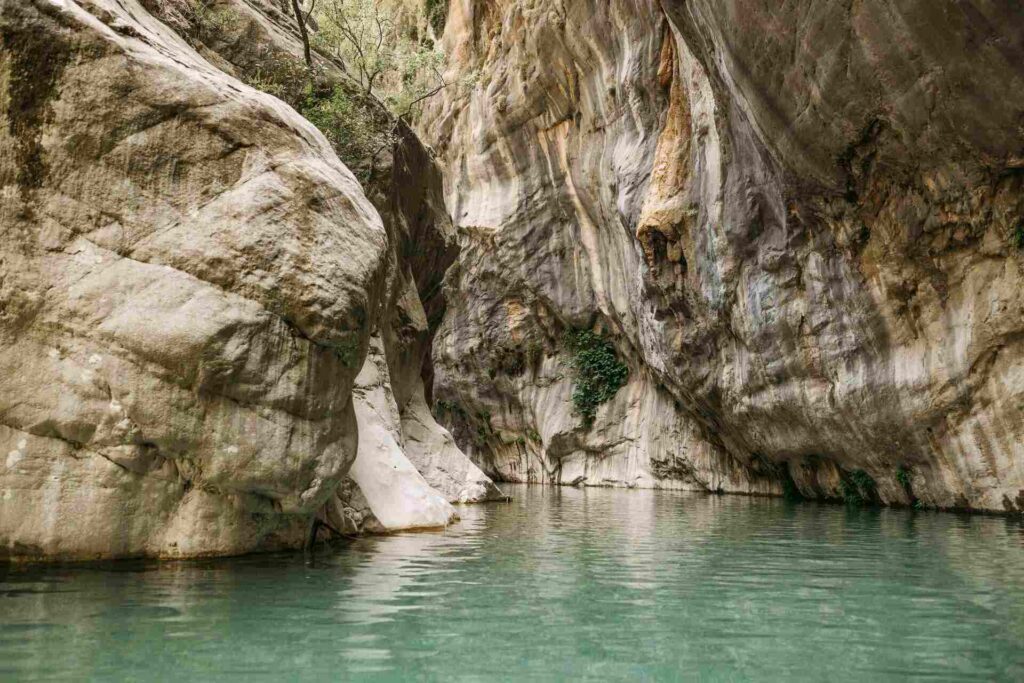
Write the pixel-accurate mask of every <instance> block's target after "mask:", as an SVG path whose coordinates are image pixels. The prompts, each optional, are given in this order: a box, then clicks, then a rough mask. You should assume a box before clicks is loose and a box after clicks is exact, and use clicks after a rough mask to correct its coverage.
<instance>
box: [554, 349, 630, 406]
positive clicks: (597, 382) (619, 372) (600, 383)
mask: <svg viewBox="0 0 1024 683" xmlns="http://www.w3.org/2000/svg"><path fill="white" fill-rule="evenodd" d="M565 346H566V348H567V349H568V350H569V352H570V353H571V354H572V355H571V358H570V360H569V364H570V365H571V366H572V367H573V369H574V370H575V371H576V389H575V390H574V391H573V393H572V402H573V405H574V406H576V411H577V412H578V413H579V414H580V415H581V416H582V417H583V422H584V424H585V425H587V426H590V425H592V424H593V423H594V417H595V416H596V415H597V408H598V406H600V405H601V404H602V403H605V402H606V401H609V400H611V398H612V397H613V396H615V394H616V392H617V391H618V390H619V389H620V388H622V386H623V385H624V384H625V383H626V379H627V378H628V377H629V369H628V368H627V367H626V366H625V365H624V364H623V363H622V362H621V361H620V360H619V357H618V354H616V353H615V347H614V346H612V344H611V342H609V341H608V340H607V339H605V338H603V337H601V336H599V335H597V334H594V333H593V332H591V331H590V330H572V331H570V332H568V333H567V334H566V335H565Z"/></svg>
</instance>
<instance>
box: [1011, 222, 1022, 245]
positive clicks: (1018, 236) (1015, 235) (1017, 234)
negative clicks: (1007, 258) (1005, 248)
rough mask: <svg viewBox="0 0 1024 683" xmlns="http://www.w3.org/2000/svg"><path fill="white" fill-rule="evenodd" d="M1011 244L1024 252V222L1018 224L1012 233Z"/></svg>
mask: <svg viewBox="0 0 1024 683" xmlns="http://www.w3.org/2000/svg"><path fill="white" fill-rule="evenodd" d="M1010 244H1012V245H1013V246H1015V247H1017V248H1018V249H1020V250H1024V221H1020V222H1019V223H1017V227H1015V228H1014V229H1013V230H1011V231H1010Z"/></svg>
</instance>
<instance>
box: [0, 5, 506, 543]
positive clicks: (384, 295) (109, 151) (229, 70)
mask: <svg viewBox="0 0 1024 683" xmlns="http://www.w3.org/2000/svg"><path fill="white" fill-rule="evenodd" d="M212 9H213V10H215V11H218V12H222V13H229V14H221V15H220V16H222V17H223V16H227V17H229V18H230V19H231V21H230V22H224V26H228V27H230V28H231V29H232V30H233V33H230V32H223V31H221V32H218V33H217V34H216V35H214V36H213V38H212V39H210V38H207V39H206V40H203V39H200V38H197V33H196V31H195V30H194V29H195V26H194V21H195V12H194V10H195V4H194V3H189V2H186V1H185V0H145V2H143V3H141V4H140V3H139V2H138V1H137V0H77V1H70V0H31V1H28V2H23V1H22V0H2V1H0V37H2V50H0V121H2V124H3V125H2V126H0V149H2V151H3V154H2V155H0V233H2V237H3V239H2V241H0V454H2V458H0V558H15V559H43V558H46V559H51V558H67V559H96V558H109V557H128V556H142V555H146V556H161V557H191V556H201V555H225V554H236V553H242V552H250V551H255V550H271V549H276V548H293V547H298V546H301V545H302V544H303V543H305V542H307V539H308V538H309V537H310V531H311V523H312V522H313V520H314V518H319V519H320V520H321V521H322V522H324V523H326V524H327V525H328V526H329V527H333V528H334V529H336V530H337V529H341V530H343V531H362V530H378V531H379V530H394V529H401V528H411V527H427V526H430V527H437V526H442V525H444V524H446V523H447V522H448V521H450V520H451V519H452V518H453V517H454V516H455V510H454V508H453V507H452V506H451V505H450V503H449V502H448V501H449V500H453V501H475V500H485V499H487V498H490V497H495V496H497V495H499V494H500V492H498V491H497V489H496V488H495V487H494V485H493V483H492V482H491V481H490V480H489V479H488V478H487V477H486V476H485V475H483V474H482V473H481V472H480V470H479V469H478V468H476V467H475V466H474V465H472V463H470V462H469V460H468V459H467V458H466V457H465V456H464V455H463V454H462V452H461V451H459V449H458V448H457V447H455V446H454V443H453V442H452V439H451V436H450V435H449V434H448V433H447V431H445V430H444V429H443V428H441V427H440V426H439V425H437V424H436V422H434V420H433V419H432V417H431V416H430V414H429V411H427V410H425V405H426V397H425V390H424V384H423V375H424V373H426V374H427V375H428V376H429V371H430V370H429V367H430V363H429V348H430V340H431V336H432V332H433V327H436V324H437V321H438V320H439V319H440V313H441V312H442V311H443V306H444V304H443V300H442V299H441V298H440V288H439V286H438V283H439V282H440V280H441V278H442V277H443V275H444V270H445V269H446V268H447V267H448V265H449V264H450V263H451V262H452V261H453V260H454V258H455V255H456V252H457V249H456V247H455V245H454V233H453V231H452V228H451V223H450V221H449V220H448V219H447V216H446V214H445V212H444V211H443V210H440V209H443V199H442V198H441V195H440V188H441V179H440V175H439V172H438V169H437V168H436V166H435V165H434V162H433V160H432V159H431V158H430V156H429V153H428V152H427V151H426V150H425V149H424V148H423V147H422V145H421V144H420V143H419V141H418V140H417V139H416V137H415V135H413V134H412V133H411V132H410V131H408V130H404V131H403V133H402V135H401V139H400V142H399V144H398V145H397V146H396V149H395V152H394V154H393V155H387V156H388V159H387V161H386V168H384V169H383V170H382V176H381V179H380V180H379V181H378V182H377V183H376V184H375V185H374V186H373V187H372V188H369V189H368V191H367V192H366V193H364V190H363V189H362V188H361V187H360V184H359V183H358V182H357V180H356V178H355V177H354V176H353V174H352V173H351V172H350V171H349V169H347V168H346V167H345V165H344V164H342V163H341V161H339V159H338V156H337V154H336V153H335V150H334V149H332V147H331V145H330V144H329V143H328V141H327V140H326V139H325V138H324V136H323V135H322V134H321V133H320V131H318V130H317V129H316V128H314V127H313V126H312V125H311V124H310V123H309V122H308V121H306V120H305V119H304V118H303V117H302V116H300V115H299V114H298V113H296V111H295V110H294V109H293V108H292V107H290V106H288V105H287V104H285V103H284V102H282V101H281V100H279V99H277V98H276V97H273V96H271V95H269V94H266V93H264V92H261V91H260V90H258V89H256V88H254V87H250V86H249V85H247V84H246V83H245V82H243V81H245V80H247V79H246V76H247V74H248V73H250V72H251V71H252V70H253V69H254V68H255V69H264V70H265V71H266V70H267V68H268V65H280V64H283V63H291V62H288V61H287V60H292V62H294V60H295V59H297V58H298V55H300V54H301V51H300V48H299V46H298V43H297V40H296V38H295V35H294V34H295V25H294V23H290V21H291V20H290V17H289V15H288V14H286V13H284V12H282V11H281V10H280V8H278V7H277V6H276V5H275V3H269V2H263V1H262V0H252V1H251V2H246V1H243V0H225V1H224V2H220V3H217V4H216V6H212ZM321 61H324V60H321ZM322 68H323V71H324V72H325V73H327V76H328V77H330V76H331V74H332V73H334V77H339V76H338V75H337V71H338V69H337V67H336V66H332V65H330V64H329V63H326V61H324V63H323V65H322ZM301 72H302V67H301V64H300V66H299V67H298V73H301ZM398 186H400V190H401V191H399V187H398ZM367 195H369V196H370V198H369V199H368V198H367ZM375 204H376V207H375ZM421 292H422V293H423V296H422V297H421ZM428 314H432V315H433V316H434V318H435V322H434V324H433V325H431V323H430V321H429V320H428ZM438 444H441V445H446V446H447V448H446V449H445V450H444V457H443V458H441V459H440V460H439V458H438V455H437V453H438V449H437V446H438ZM414 463H416V464H414ZM417 464H418V465H421V466H422V469H423V471H424V474H426V475H427V477H426V478H424V476H422V475H421V474H420V473H419V471H418V470H417V467H416V465H417ZM325 528H326V527H325ZM314 531H315V528H314Z"/></svg>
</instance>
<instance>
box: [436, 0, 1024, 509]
mask: <svg viewBox="0 0 1024 683" xmlns="http://www.w3.org/2000/svg"><path fill="white" fill-rule="evenodd" d="M445 41H446V45H447V48H448V50H449V53H450V55H451V64H450V74H449V76H450V78H453V79H454V78H456V77H459V76H462V75H467V74H478V81H477V85H476V87H475V89H474V90H473V92H472V93H471V94H470V95H469V96H465V97H462V96H457V95H456V94H455V91H451V90H450V91H447V92H446V93H445V95H444V96H443V97H444V101H443V102H441V103H435V105H434V106H433V108H432V110H431V111H430V112H429V113H428V115H427V116H426V117H425V120H424V121H422V122H421V127H422V129H423V130H424V131H425V132H426V133H427V134H428V135H429V136H430V138H431V141H432V144H434V145H435V148H436V149H437V151H438V153H439V155H440V156H441V158H442V159H443V160H444V164H445V166H446V169H447V175H446V197H447V200H448V206H449V209H450V212H451V213H452V216H453V218H454V221H455V223H456V227H457V228H458V231H459V235H460V240H461V246H462V251H461V256H460V259H459V264H458V267H457V269H456V270H454V271H453V272H452V274H451V276H450V279H449V281H448V283H447V287H448V289H449V292H448V296H447V299H448V301H449V311H448V314H447V316H446V318H445V321H444V323H443V325H442V327H441V330H440V332H439V334H438V335H437V339H436V342H435V346H434V349H435V358H434V365H435V376H436V386H435V397H436V398H437V399H439V407H440V410H441V411H443V412H444V413H445V416H446V417H445V419H447V420H448V424H449V425H451V426H452V429H453V430H454V433H455V434H456V437H457V439H458V440H459V442H460V444H462V445H463V446H464V447H465V448H466V449H467V450H469V451H470V453H471V454H472V456H473V457H474V459H475V460H476V461H477V462H478V463H480V464H481V465H482V466H483V467H484V469H485V470H486V471H487V472H489V473H491V474H492V475H496V476H498V477H500V478H503V479H509V480H516V481H519V480H529V481H554V482H559V483H574V482H576V483H585V484H615V485H627V486H632V485H639V486H672V487H676V486H682V487H694V488H702V489H707V490H725V491H741V492H776V493H779V492H782V491H783V490H785V489H789V490H791V491H792V490H794V489H798V490H799V491H800V492H801V493H802V494H804V495H806V496H812V497H840V496H842V495H843V494H844V492H845V493H848V492H849V491H850V489H851V487H854V488H857V487H858V486H859V485H861V484H863V483H864V482H868V488H870V489H872V491H871V492H870V494H871V495H872V496H877V497H878V498H879V499H881V500H883V501H885V502H892V503H910V502H913V501H920V502H921V503H922V504H926V505H935V506H942V507H970V508H975V509H984V510H993V511H1015V510H1021V509H1024V438H1022V437H1024V295H1022V293H1021V292H1022V288H1021V286H1020V285H1021V282H1022V277H1024V272H1022V264H1024V259H1022V256H1024V254H1022V252H1021V251H1020V249H1019V248H1018V246H1017V245H1015V243H1014V242H1015V239H1018V238H1017V237H1015V236H1016V235H1017V234H1021V235H1024V223H1022V221H1024V191H1022V184H1024V45H1022V41H1024V16H1022V15H1021V14H1020V12H1019V9H1018V8H1015V7H1013V6H1012V5H1011V4H999V3H994V4H993V3H987V2H982V1H980V0H978V1H977V2H974V1H972V2H964V3H959V4H957V5H955V6H951V5H948V4H942V3H932V2H927V1H925V0H919V1H914V2H901V3H895V2H889V1H887V0H871V1H868V2H859V3H853V4H852V5H850V4H849V3H831V2H827V1H825V0H803V1H801V2H794V3H786V4H785V5H784V6H779V5H778V3H769V2H762V1H760V0H729V1H727V2H719V1H717V0H707V1H706V2H705V1H703V0H701V1H698V2H692V1H691V2H683V1H682V0H664V2H656V1H654V0H641V1H639V2H634V1H628V2H627V1H625V0H611V1H605V0H602V1H600V2H597V1H596V0H561V1H557V2H550V3H533V2H527V1H526V0H503V1H497V2H480V1H477V0H456V1H454V2H453V3H452V4H451V11H450V13H449V17H448V24H447V29H446V36H445ZM588 328H593V329H598V330H602V331H603V333H604V334H606V335H607V336H608V337H609V338H610V339H612V340H613V341H614V343H615V344H616V347H617V349H618V351H619V356H620V357H621V358H622V359H623V361H624V362H626V363H627V364H628V365H629V367H630V380H629V382H628V384H627V386H626V387H624V388H623V389H621V390H620V391H619V392H618V394H617V395H616V396H615V398H614V399H613V400H612V401H610V402H608V403H607V404H605V405H604V406H603V407H602V408H601V409H600V410H599V412H598V415H597V419H596V421H595V424H594V425H593V427H591V428H588V427H586V426H585V425H583V424H582V422H581V420H580V418H579V416H578V415H576V414H574V412H573V408H572V403H571V395H572V392H573V386H574V378H573V374H572V371H571V369H570V368H569V363H568V362H567V361H568V360H570V359H569V358H568V356H567V354H568V352H567V350H566V348H565V345H564V344H563V343H562V341H561V339H562V337H563V335H564V333H565V331H566V330H570V329H588ZM866 477H870V479H867V478H866ZM871 480H873V484H872V483H870V482H871Z"/></svg>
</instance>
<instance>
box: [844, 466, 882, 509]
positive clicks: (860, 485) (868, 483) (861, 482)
mask: <svg viewBox="0 0 1024 683" xmlns="http://www.w3.org/2000/svg"><path fill="white" fill-rule="evenodd" d="M839 487H840V492H841V493H842V495H843V500H844V501H845V502H847V503H849V504H850V505H867V504H869V503H873V502H874V501H875V500H877V498H878V493H877V486H876V485H875V480H874V479H872V478H871V475H870V474H868V473H867V472H865V471H864V470H854V471H853V472H850V473H849V474H847V475H845V476H843V478H842V481H841V482H840V485H839Z"/></svg>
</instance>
